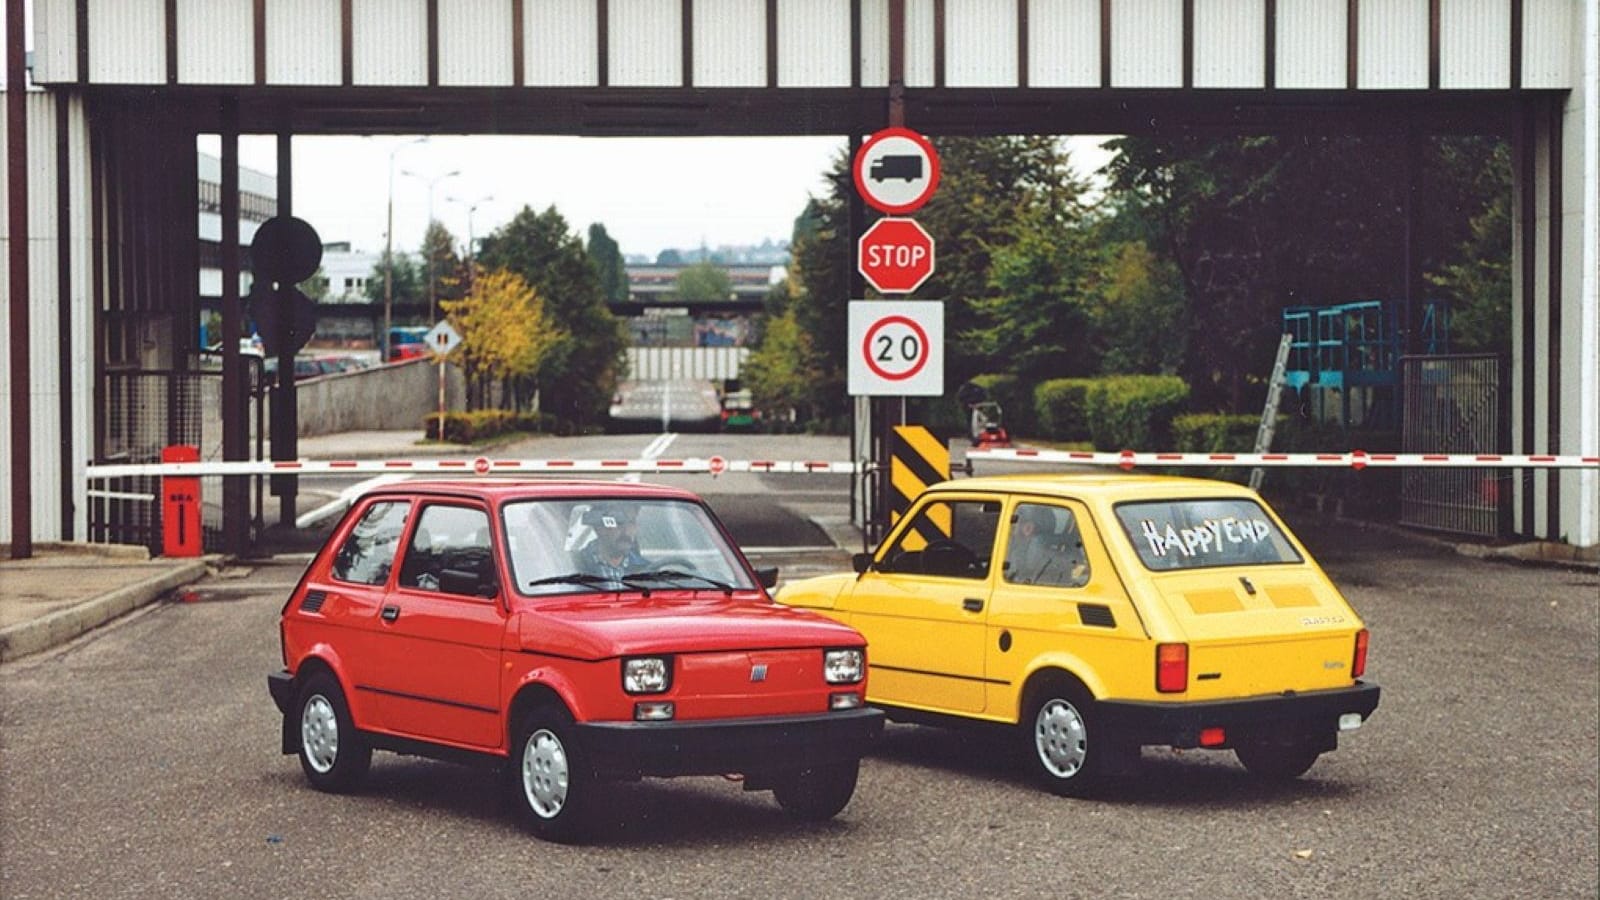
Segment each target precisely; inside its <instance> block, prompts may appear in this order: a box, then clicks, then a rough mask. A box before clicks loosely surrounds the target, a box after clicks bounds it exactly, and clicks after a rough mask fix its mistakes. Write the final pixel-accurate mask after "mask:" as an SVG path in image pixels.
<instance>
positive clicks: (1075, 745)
mask: <svg viewBox="0 0 1600 900" xmlns="http://www.w3.org/2000/svg"><path fill="white" fill-rule="evenodd" d="M1094 717H1095V710H1094V701H1093V700H1091V699H1089V696H1088V694H1087V692H1085V691H1083V690H1082V689H1080V688H1078V687H1077V686H1076V685H1071V684H1068V683H1066V682H1064V681H1050V682H1046V683H1044V684H1042V685H1040V686H1039V687H1037V688H1035V689H1034V690H1033V691H1031V692H1030V694H1029V702H1028V704H1027V706H1026V708H1025V712H1024V715H1023V717H1022V721H1021V722H1019V723H1018V724H1017V728H1018V730H1019V731H1020V737H1021V738H1022V751H1023V754H1024V758H1025V759H1026V760H1027V765H1028V768H1029V772H1030V774H1031V775H1032V776H1033V778H1034V780H1035V781H1038V782H1039V784H1040V785H1042V786H1043V787H1044V788H1045V790H1047V791H1049V792H1050V793H1052V794H1055V795H1057V796H1060V797H1078V796H1083V795H1084V794H1086V793H1088V792H1089V791H1091V790H1092V789H1093V788H1095V787H1096V786H1097V785H1098V784H1099V782H1100V781H1101V780H1102V779H1103V777H1104V773H1105V771H1106V761H1107V759H1108V758H1109V757H1110V755H1111V753H1112V751H1113V747H1114V746H1115V742H1114V741H1113V740H1112V739H1111V737H1110V736H1109V735H1107V734H1105V733H1104V732H1103V731H1102V730H1101V729H1100V727H1099V726H1098V725H1097V724H1096V722H1095V718H1094Z"/></svg>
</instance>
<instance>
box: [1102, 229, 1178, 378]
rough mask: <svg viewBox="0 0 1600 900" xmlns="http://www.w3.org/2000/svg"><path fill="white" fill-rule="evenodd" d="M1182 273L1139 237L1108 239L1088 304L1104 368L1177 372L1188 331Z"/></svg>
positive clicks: (1114, 371) (1127, 371)
mask: <svg viewBox="0 0 1600 900" xmlns="http://www.w3.org/2000/svg"><path fill="white" fill-rule="evenodd" d="M1187 312H1188V310H1187V307H1186V306H1185V304H1184V300H1183V279H1182V277H1181V276H1180V275H1179V274H1178V270H1177V268H1176V267H1175V266H1173V265H1172V263H1171V262H1169V261H1167V260H1165V259H1162V258H1160V257H1157V256H1156V254H1154V253H1152V252H1151V251H1150V248H1149V247H1148V246H1146V245H1145V243H1144V242H1143V241H1126V242H1122V243H1115V244H1110V245H1108V247H1107V253H1106V259H1105V262H1104V263H1103V269H1102V272H1101V275H1100V285H1099V289H1098V290H1097V292H1096V302H1095V304H1094V305H1093V306H1092V307H1091V309H1090V317H1091V320H1092V321H1093V323H1094V326H1093V331H1094V334H1095V339H1096V344H1097V348H1096V349H1097V355H1098V356H1099V357H1100V371H1101V372H1104V373H1106V374H1163V375H1173V374H1177V372H1178V368H1179V367H1180V366H1181V365H1182V364H1183V359H1184V350H1185V347H1186V343H1185V340H1184V338H1185V335H1186V334H1187V332H1188V323H1187V321H1186V315H1187Z"/></svg>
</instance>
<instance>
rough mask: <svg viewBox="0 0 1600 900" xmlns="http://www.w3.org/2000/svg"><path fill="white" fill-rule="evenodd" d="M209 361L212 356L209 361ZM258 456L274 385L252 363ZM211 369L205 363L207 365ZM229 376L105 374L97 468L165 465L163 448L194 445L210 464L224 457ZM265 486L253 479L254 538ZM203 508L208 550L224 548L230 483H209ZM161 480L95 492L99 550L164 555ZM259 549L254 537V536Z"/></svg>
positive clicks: (123, 481) (115, 484) (92, 504)
mask: <svg viewBox="0 0 1600 900" xmlns="http://www.w3.org/2000/svg"><path fill="white" fill-rule="evenodd" d="M203 358H204V357H203ZM245 361H246V366H245V377H246V380H247V385H248V391H249V404H250V407H251V408H250V409H249V410H248V411H247V412H246V417H247V418H246V421H247V422H249V423H250V425H251V435H250V439H251V446H252V447H254V450H255V452H254V454H253V457H254V458H255V459H262V458H264V457H263V453H262V450H263V439H264V437H265V435H266V428H265V427H264V421H265V416H264V411H265V406H266V402H265V401H266V396H265V395H266V388H267V384H266V379H265V378H264V377H263V373H262V366H261V362H260V360H259V359H258V358H252V357H245ZM202 365H204V363H202ZM221 404H222V372H221V371H220V370H217V369H215V368H202V369H198V370H188V371H182V370H169V369H162V370H151V369H134V370H121V371H117V370H112V371H107V372H106V374H105V403H104V407H103V408H104V410H106V412H104V413H102V414H103V415H104V416H105V418H104V420H103V421H102V422H101V434H103V435H104V438H105V445H104V447H103V449H102V450H101V451H100V452H99V453H97V454H95V459H94V463H95V464H96V465H112V464H119V463H158V462H161V451H162V449H163V448H165V447H168V446H171V445H174V444H190V445H193V446H195V447H197V448H199V450H200V458H201V459H202V460H213V459H218V458H220V457H221V434H222V429H221V422H222V412H221V408H222V407H221ZM261 482H262V479H261V477H260V476H255V477H253V478H251V479H250V494H251V497H250V506H251V509H252V511H253V514H252V518H251V521H252V531H253V532H255V533H259V531H260V527H261V523H262V521H263V510H262V493H263V492H262V484H261ZM203 483H204V487H203V489H202V496H203V497H204V498H205V502H204V503H203V505H202V507H201V525H202V532H203V541H202V543H203V547H204V549H205V551H206V552H213V551H216V550H220V549H221V534H222V506H221V501H222V479H221V478H219V477H213V478H206V479H204V482H203ZM160 498H161V479H160V478H158V477H155V476H131V477H127V478H116V479H111V480H110V481H108V482H106V483H105V484H103V485H100V486H98V487H97V486H95V485H91V486H90V490H89V497H88V500H89V510H88V526H89V534H88V539H89V541H91V542H93V543H112V544H132V545H136V546H143V547H148V548H149V549H150V552H151V553H160V552H161V524H162V523H161V503H160V502H159V501H160ZM252 542H254V535H252Z"/></svg>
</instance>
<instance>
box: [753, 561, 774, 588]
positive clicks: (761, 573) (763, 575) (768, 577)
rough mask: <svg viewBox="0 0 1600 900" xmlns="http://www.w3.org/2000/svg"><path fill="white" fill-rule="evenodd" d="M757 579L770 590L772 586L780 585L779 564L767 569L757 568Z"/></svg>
mask: <svg viewBox="0 0 1600 900" xmlns="http://www.w3.org/2000/svg"><path fill="white" fill-rule="evenodd" d="M756 581H759V582H761V586H762V587H764V588H767V589H768V590H771V589H772V588H775V587H777V586H778V567H777V566H768V567H767V568H765V569H757V570H756Z"/></svg>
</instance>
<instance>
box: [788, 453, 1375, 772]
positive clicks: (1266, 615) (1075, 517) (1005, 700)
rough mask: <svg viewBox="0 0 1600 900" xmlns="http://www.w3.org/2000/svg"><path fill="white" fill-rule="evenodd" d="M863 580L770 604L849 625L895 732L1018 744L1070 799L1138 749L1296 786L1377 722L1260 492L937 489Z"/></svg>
mask: <svg viewBox="0 0 1600 900" xmlns="http://www.w3.org/2000/svg"><path fill="white" fill-rule="evenodd" d="M854 562H855V570H856V571H855V572H854V573H846V574H839V575H826V576H821V577H817V578H811V579H807V580H802V581H797V582H794V583H791V584H788V585H785V587H784V588H783V590H782V591H780V592H779V594H778V600H779V602H781V603H785V604H789V605H791V606H796V607H802V608H807V609H814V610H817V611H819V612H822V613H824V614H826V615H829V616H832V617H834V618H835V619H838V620H839V621H840V622H843V623H846V624H849V625H852V626H854V627H855V628H857V629H858V630H860V631H861V633H862V634H864V635H865V636H866V638H867V641H868V646H870V647H871V648H872V671H871V679H870V681H869V687H868V691H867V699H868V701H869V702H871V703H872V704H874V705H876V706H880V707H882V708H883V709H885V710H887V711H888V713H889V716H890V718H891V719H901V720H906V721H913V722H926V723H933V724H946V725H948V724H960V723H977V722H983V723H999V724H1001V725H1006V726H1010V727H1011V728H1012V729H1013V731H1014V733H1015V735H1016V738H1015V743H1016V747H1017V750H1018V751H1019V752H1020V755H1021V757H1022V758H1023V759H1025V760H1026V762H1027V765H1028V766H1029V768H1030V770H1031V771H1032V773H1033V774H1034V775H1035V776H1036V778H1037V780H1038V781H1039V782H1040V783H1041V784H1043V785H1044V786H1045V787H1046V788H1048V789H1049V790H1051V791H1053V792H1055V793H1058V794H1080V793H1083V792H1084V791H1086V790H1088V789H1089V788H1091V787H1092V786H1094V785H1095V784H1096V782H1098V781H1099V780H1100V779H1101V778H1102V776H1105V775H1108V774H1113V773H1119V772H1122V773H1125V772H1128V771H1131V770H1132V768H1133V766H1134V764H1135V763H1136V761H1137V759H1138V756H1139V748H1140V747H1141V746H1144V745H1159V746H1170V747H1178V748H1185V749H1187V748H1205V749H1214V750H1222V749H1231V750H1232V751H1233V752H1234V754H1235V755H1236V756H1237V757H1238V760H1239V762H1241V763H1242V764H1243V765H1244V767H1245V768H1246V769H1248V770H1249V771H1250V772H1252V773H1254V774H1256V775H1259V776H1263V777H1266V778H1295V777H1299V776H1300V775H1302V774H1304V773H1305V772H1306V771H1307V770H1308V769H1310V768H1311V766H1312V764H1313V763H1314V762H1315V761H1316V759H1317V757H1318V756H1320V755H1321V754H1322V753H1325V752H1327V751H1330V750H1333V749H1335V748H1336V747H1337V745H1338V736H1339V735H1340V734H1344V733H1348V732H1350V731H1353V730H1355V729H1356V728H1359V727H1360V726H1361V724H1362V723H1363V722H1364V721H1365V720H1366V719H1367V717H1368V716H1369V715H1371V714H1372V712H1373V710H1374V709H1375V708H1376V707H1377V705H1378V694H1379V690H1378V687H1377V685H1374V684H1369V683H1367V682H1364V681H1362V680H1361V679H1362V676H1363V675H1364V674H1365V670H1366V665H1367V646H1368V644H1367V641H1368V637H1367V629H1366V628H1365V627H1364V625H1363V624H1362V621H1361V619H1360V617H1359V616H1357V615H1356V613H1355V610H1353V609H1351V608H1350V605H1349V604H1348V603H1346V602H1345V599H1344V597H1343V596H1341V595H1340V593H1339V590H1338V589H1337V588H1336V587H1334V585H1333V583H1332V582H1331V581H1329V580H1328V577H1327V575H1325V574H1324V573H1323V571H1322V569H1321V568H1320V567H1318V565H1317V564H1316V562H1315V561H1313V560H1312V558H1311V554H1310V553H1308V552H1307V551H1306V549H1305V547H1304V546H1303V545H1302V544H1301V543H1300V542H1299V541H1298V540H1296V539H1295V537H1294V536H1293V535H1292V534H1290V532H1289V529H1288V528H1287V527H1285V526H1284V524H1283V522H1282V521H1281V520H1280V519H1279V518H1278V516H1277V515H1275V514H1274V513H1273V511H1272V510H1271V509H1270V508H1268V506H1267V504H1266V503H1265V502H1263V501H1262V500H1261V498H1260V497H1258V496H1257V495H1256V494H1255V493H1254V492H1253V491H1250V490H1248V489H1246V488H1244V487H1241V486H1239V485H1235V484H1230V483H1226V482H1220V481H1209V480H1205V479H1193V478H1168V477H1157V476H1143V475H1122V474H1116V475H1101V474H1083V475H1057V476H1015V477H989V478H971V479H963V480H958V481H947V482H944V483H941V484H937V485H934V486H933V487H931V488H929V489H928V490H927V491H925V492H924V493H923V494H922V495H921V496H920V497H919V498H918V499H917V500H915V501H914V502H913V504H912V506H911V508H910V509H909V510H908V512H907V513H906V515H905V516H903V517H902V518H901V519H900V520H899V521H898V523H897V524H896V525H895V527H893V528H892V529H891V530H890V532H889V534H888V535H887V537H886V538H885V539H884V541H883V543H882V544H880V545H879V547H878V548H877V549H876V550H875V551H874V552H872V553H862V554H857V555H856V557H855V559H854Z"/></svg>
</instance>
